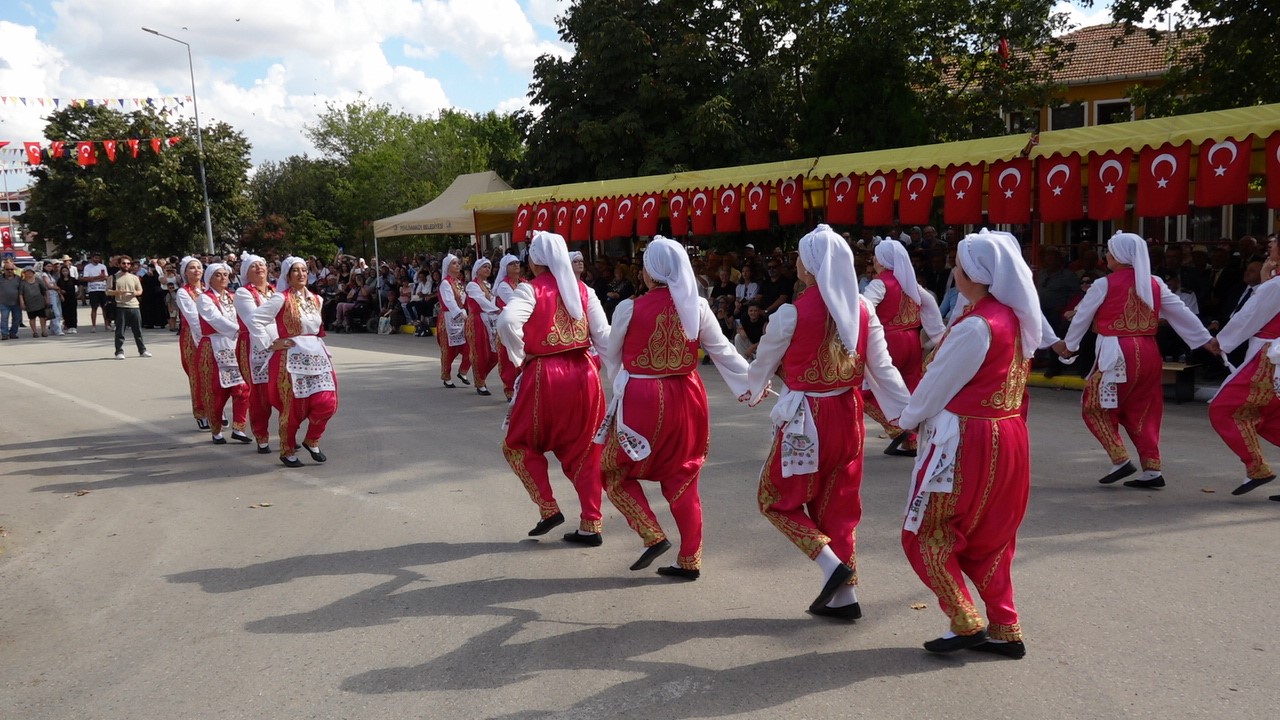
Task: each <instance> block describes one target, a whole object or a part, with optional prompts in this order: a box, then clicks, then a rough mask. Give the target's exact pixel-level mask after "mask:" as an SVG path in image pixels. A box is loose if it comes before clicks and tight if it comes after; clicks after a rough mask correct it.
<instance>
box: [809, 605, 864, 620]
mask: <svg viewBox="0 0 1280 720" xmlns="http://www.w3.org/2000/svg"><path fill="white" fill-rule="evenodd" d="M809 614H810V615H816V616H818V617H825V618H831V619H833V620H845V621H847V622H853V621H854V620H857V619H858V618H860V617H862V606H861V605H859V604H858V603H856V602H855V603H849V604H848V605H841V606H840V607H827V606H826V605H823V606H822V607H810V608H809Z"/></svg>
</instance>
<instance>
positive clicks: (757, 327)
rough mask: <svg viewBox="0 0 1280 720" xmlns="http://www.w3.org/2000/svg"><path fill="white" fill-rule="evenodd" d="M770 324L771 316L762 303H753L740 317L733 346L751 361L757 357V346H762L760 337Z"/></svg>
mask: <svg viewBox="0 0 1280 720" xmlns="http://www.w3.org/2000/svg"><path fill="white" fill-rule="evenodd" d="M768 324H769V317H768V316H767V315H765V314H764V310H763V308H761V307H760V303H751V304H750V305H748V306H747V311H746V312H745V313H743V314H742V315H740V316H739V317H738V321H737V326H736V329H735V334H734V338H733V346H734V347H735V348H737V350H738V354H740V355H742V357H744V358H746V359H747V362H751V361H753V360H755V359H756V348H758V347H759V346H760V338H761V337H763V336H764V329H765V327H766V326H768Z"/></svg>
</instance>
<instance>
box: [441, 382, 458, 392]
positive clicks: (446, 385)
mask: <svg viewBox="0 0 1280 720" xmlns="http://www.w3.org/2000/svg"><path fill="white" fill-rule="evenodd" d="M444 386H445V387H447V388H449V389H450V390H452V389H454V388H456V387H458V386H457V385H454V384H453V383H452V382H450V381H448V380H445V381H444Z"/></svg>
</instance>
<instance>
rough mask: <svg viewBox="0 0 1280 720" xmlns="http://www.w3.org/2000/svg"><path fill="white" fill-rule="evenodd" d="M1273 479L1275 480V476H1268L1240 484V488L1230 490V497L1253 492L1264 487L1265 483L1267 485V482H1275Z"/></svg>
mask: <svg viewBox="0 0 1280 720" xmlns="http://www.w3.org/2000/svg"><path fill="white" fill-rule="evenodd" d="M1275 479H1276V476H1275V475H1269V476H1267V477H1264V478H1258V479H1256V480H1250V481H1249V482H1246V483H1244V484H1242V485H1241V486H1240V487H1238V488H1236V489H1235V490H1232V491H1231V494H1232V495H1243V494H1245V493H1247V492H1251V491H1253V490H1256V489H1258V488H1260V487H1262V486H1263V485H1266V484H1267V483H1269V482H1271V481H1272V480H1275Z"/></svg>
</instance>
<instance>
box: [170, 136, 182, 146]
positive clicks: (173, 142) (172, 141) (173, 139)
mask: <svg viewBox="0 0 1280 720" xmlns="http://www.w3.org/2000/svg"><path fill="white" fill-rule="evenodd" d="M181 139H182V138H181V137H180V136H178V135H174V136H173V137H171V138H169V147H173V146H174V145H177V144H178V141H179V140H181Z"/></svg>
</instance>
